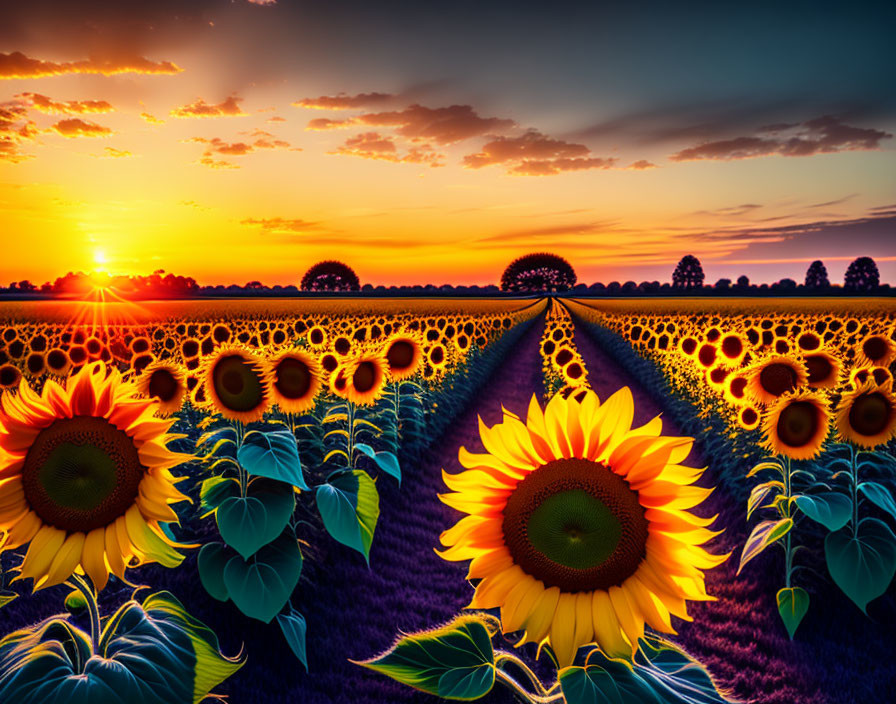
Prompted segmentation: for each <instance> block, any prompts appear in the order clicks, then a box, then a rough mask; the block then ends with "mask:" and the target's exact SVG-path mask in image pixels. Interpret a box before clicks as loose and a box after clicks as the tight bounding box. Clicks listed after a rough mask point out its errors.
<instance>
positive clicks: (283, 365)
mask: <svg viewBox="0 0 896 704" xmlns="http://www.w3.org/2000/svg"><path fill="white" fill-rule="evenodd" d="M274 386H275V387H276V388H277V391H278V392H279V393H280V395H281V396H283V397H284V398H289V399H297V398H302V397H303V396H304V395H305V394H307V393H308V390H309V389H310V388H311V370H310V369H309V368H308V365H307V364H305V363H304V362H303V361H302V360H301V359H296V358H294V357H284V358H283V359H282V360H280V363H279V364H277V369H276V378H275V379H274Z"/></svg>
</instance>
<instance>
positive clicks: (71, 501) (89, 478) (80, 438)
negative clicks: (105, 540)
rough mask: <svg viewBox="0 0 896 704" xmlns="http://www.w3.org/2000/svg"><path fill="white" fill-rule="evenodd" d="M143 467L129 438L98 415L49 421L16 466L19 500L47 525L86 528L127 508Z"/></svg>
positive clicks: (108, 520)
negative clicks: (21, 493) (22, 497)
mask: <svg viewBox="0 0 896 704" xmlns="http://www.w3.org/2000/svg"><path fill="white" fill-rule="evenodd" d="M143 472H144V468H143V466H142V465H141V464H140V457H139V455H138V453H137V448H136V446H135V445H134V441H133V439H132V438H131V437H130V436H128V435H127V433H125V432H124V431H122V430H119V429H118V428H117V427H115V426H114V425H112V424H111V423H110V422H109V421H107V420H105V419H104V418H96V417H93V416H75V417H74V418H64V419H60V420H57V421H55V422H53V423H52V424H51V425H49V426H48V427H46V428H44V429H43V430H42V431H41V432H40V433H39V434H38V435H37V437H36V438H35V439H34V442H32V444H31V448H30V449H29V450H28V454H27V455H26V456H25V463H24V466H23V469H22V483H23V488H24V490H25V499H26V500H27V502H28V504H29V505H30V506H31V508H32V509H33V510H34V512H35V513H36V514H37V515H38V516H39V517H40V519H41V520H42V521H43V522H44V523H47V524H49V525H52V526H54V527H56V528H60V529H62V530H66V531H70V532H85V533H86V532H89V531H91V530H93V529H95V528H100V527H102V526H106V525H108V524H110V523H112V522H113V521H114V520H115V519H116V518H118V517H119V516H122V515H124V513H125V512H126V511H127V510H128V508H130V507H131V506H132V505H133V503H134V500H135V499H136V498H137V493H138V490H139V487H140V481H141V480H142V479H143Z"/></svg>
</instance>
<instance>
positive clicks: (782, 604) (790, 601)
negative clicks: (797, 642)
mask: <svg viewBox="0 0 896 704" xmlns="http://www.w3.org/2000/svg"><path fill="white" fill-rule="evenodd" d="M777 600H778V613H779V614H780V615H781V620H782V621H783V622H784V627H785V628H787V633H788V635H789V636H790V640H793V634H794V633H796V629H797V628H798V627H799V625H800V623H801V622H802V620H803V617H804V616H805V615H806V612H807V611H809V593H808V592H807V591H806V590H805V589H801V588H800V587H785V588H784V589H781V590H779V591H778V595H777Z"/></svg>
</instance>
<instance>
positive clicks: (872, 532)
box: [824, 518, 896, 612]
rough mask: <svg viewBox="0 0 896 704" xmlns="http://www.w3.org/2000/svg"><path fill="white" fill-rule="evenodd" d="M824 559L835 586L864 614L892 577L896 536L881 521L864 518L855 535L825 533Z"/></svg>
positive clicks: (895, 566)
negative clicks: (869, 603)
mask: <svg viewBox="0 0 896 704" xmlns="http://www.w3.org/2000/svg"><path fill="white" fill-rule="evenodd" d="M824 556H825V560H826V562H827V564H828V571H829V572H830V573H831V577H833V579H834V582H835V583H836V585H837V586H838V587H840V589H842V590H843V593H844V594H846V596H848V597H849V598H850V599H852V601H853V602H854V603H855V605H856V606H858V607H859V608H860V609H861V610H862V611H863V612H864V611H865V609H866V607H867V606H868V602H869V601H872V600H873V599H876V598H877V597H879V596H880V595H881V594H883V593H884V592H885V591H886V590H887V587H888V586H890V582H891V581H893V575H894V574H896V535H893V531H891V530H890V528H889V527H888V526H887V524H886V523H884V522H883V521H879V520H877V519H876V518H866V519H864V520H862V521H860V522H859V526H858V531H857V534H856V535H855V536H853V534H852V529H851V528H841V529H840V530H838V531H835V532H832V533H828V535H827V537H826V538H825V541H824Z"/></svg>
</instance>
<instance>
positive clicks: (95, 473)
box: [0, 362, 187, 590]
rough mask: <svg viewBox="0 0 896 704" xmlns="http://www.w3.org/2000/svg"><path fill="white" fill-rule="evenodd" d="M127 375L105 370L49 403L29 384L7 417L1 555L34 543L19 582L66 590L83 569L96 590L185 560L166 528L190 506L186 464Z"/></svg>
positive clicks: (48, 387) (8, 401)
mask: <svg viewBox="0 0 896 704" xmlns="http://www.w3.org/2000/svg"><path fill="white" fill-rule="evenodd" d="M134 391H135V389H134V388H133V385H132V384H130V383H126V382H123V381H122V378H121V375H120V374H119V372H118V371H117V370H115V369H113V368H107V367H106V366H105V364H103V363H102V362H96V363H93V364H90V365H88V366H86V367H84V368H83V369H82V370H81V371H79V372H78V373H77V374H75V375H73V376H71V377H69V379H68V380H67V382H66V384H65V386H64V387H63V386H61V385H59V384H57V383H56V382H55V381H53V380H49V381H47V382H46V384H45V385H44V388H43V391H42V393H41V394H40V395H38V394H37V392H35V391H33V390H32V389H31V387H30V386H28V385H27V384H24V385H22V387H21V389H20V391H19V393H18V394H17V395H12V394H4V395H3V397H2V408H0V458H2V459H0V532H5V533H6V534H7V535H6V539H5V541H3V542H2V549H3V550H9V549H15V548H19V547H21V546H23V545H25V544H27V543H29V542H30V546H29V547H28V551H27V553H26V555H25V558H24V560H23V561H22V564H21V566H20V575H19V577H18V578H19V579H33V580H34V588H35V590H37V589H42V588H44V587H49V586H53V585H54V584H60V583H62V582H64V581H65V580H66V579H68V578H69V577H70V576H71V575H72V573H73V572H74V571H75V570H80V571H82V572H84V573H86V574H87V575H88V576H89V577H90V578H91V580H92V581H93V583H94V585H95V586H96V588H97V589H98V590H99V589H102V588H103V587H104V586H105V585H106V581H107V580H108V577H109V574H110V573H111V574H114V575H116V576H117V577H119V578H123V577H124V570H125V568H126V567H130V566H134V565H138V564H143V563H146V562H159V563H161V564H163V565H165V566H166V567H175V566H177V565H179V564H180V562H181V561H182V560H183V555H181V554H180V553H179V552H177V550H175V549H174V548H178V547H187V546H183V545H178V544H177V543H173V542H171V541H170V540H169V539H168V538H167V537H166V536H165V534H164V533H163V532H162V529H161V527H160V525H159V523H160V522H164V523H173V522H176V521H177V520H178V519H177V514H176V513H175V512H174V511H173V510H172V508H171V506H170V505H169V504H171V503H174V502H177V501H182V500H184V499H186V497H185V496H184V495H183V494H181V493H180V491H178V490H177V488H176V487H175V486H174V485H175V483H176V482H177V481H178V480H177V479H175V477H174V476H173V475H172V474H171V472H170V471H169V469H170V468H171V467H174V466H176V465H178V464H181V463H182V462H183V461H184V460H186V459H187V456H186V455H181V454H179V453H175V452H171V451H170V450H168V448H167V447H166V444H167V443H168V442H169V441H170V440H173V439H175V438H176V437H179V436H174V435H171V434H169V432H168V431H169V430H170V428H171V421H166V420H161V419H159V418H155V417H154V416H153V414H154V412H155V410H156V403H155V401H152V400H147V399H139V398H137V397H135V395H134Z"/></svg>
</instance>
